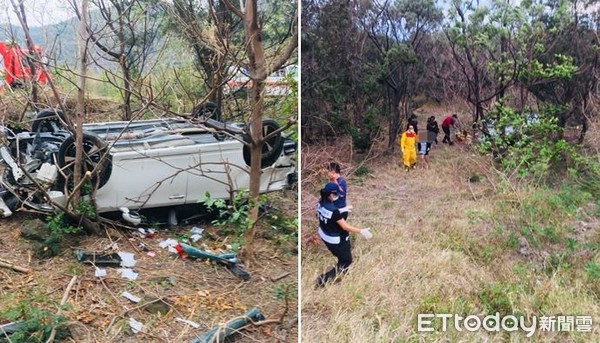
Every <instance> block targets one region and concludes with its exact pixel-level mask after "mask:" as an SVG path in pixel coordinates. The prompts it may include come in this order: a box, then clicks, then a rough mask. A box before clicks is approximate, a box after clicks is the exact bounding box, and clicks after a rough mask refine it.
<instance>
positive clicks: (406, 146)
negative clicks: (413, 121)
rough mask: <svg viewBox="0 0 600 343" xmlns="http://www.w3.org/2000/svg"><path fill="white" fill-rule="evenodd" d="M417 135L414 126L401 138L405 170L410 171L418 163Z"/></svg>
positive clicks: (410, 126) (409, 126) (409, 127)
mask: <svg viewBox="0 0 600 343" xmlns="http://www.w3.org/2000/svg"><path fill="white" fill-rule="evenodd" d="M416 146H417V133H416V132H415V129H414V127H413V126H412V125H410V124H409V125H408V129H407V130H406V131H404V133H403V134H402V136H401V137H400V150H401V151H402V162H403V163H404V168H405V169H406V171H409V170H410V169H411V168H414V167H415V164H416V163H417V148H416Z"/></svg>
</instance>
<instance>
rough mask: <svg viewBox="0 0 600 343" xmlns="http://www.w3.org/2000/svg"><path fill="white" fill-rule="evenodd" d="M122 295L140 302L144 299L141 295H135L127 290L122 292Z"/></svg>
mask: <svg viewBox="0 0 600 343" xmlns="http://www.w3.org/2000/svg"><path fill="white" fill-rule="evenodd" d="M121 296H122V297H124V298H127V299H129V300H131V301H133V302H134V303H139V302H140V300H142V299H141V298H140V297H137V296H135V295H133V294H131V293H129V292H127V291H125V292H123V293H121Z"/></svg>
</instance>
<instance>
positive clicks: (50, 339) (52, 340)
mask: <svg viewBox="0 0 600 343" xmlns="http://www.w3.org/2000/svg"><path fill="white" fill-rule="evenodd" d="M75 281H77V276H76V275H73V277H72V278H71V281H70V282H69V284H68V285H67V288H66V289H65V292H64V293H63V297H62V299H61V301H60V305H59V306H58V311H56V315H57V316H60V315H61V313H62V309H63V305H64V304H65V303H66V302H67V300H68V299H69V293H71V289H72V288H73V286H74V285H75ZM54 336H56V327H54V328H52V331H51V332H50V337H48V340H47V341H46V343H52V342H54Z"/></svg>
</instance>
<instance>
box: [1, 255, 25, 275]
mask: <svg viewBox="0 0 600 343" xmlns="http://www.w3.org/2000/svg"><path fill="white" fill-rule="evenodd" d="M0 267H3V268H9V269H12V270H16V271H18V272H21V273H26V274H29V273H31V269H29V268H25V267H19V266H17V265H15V264H14V263H12V262H10V261H7V260H2V259H0Z"/></svg>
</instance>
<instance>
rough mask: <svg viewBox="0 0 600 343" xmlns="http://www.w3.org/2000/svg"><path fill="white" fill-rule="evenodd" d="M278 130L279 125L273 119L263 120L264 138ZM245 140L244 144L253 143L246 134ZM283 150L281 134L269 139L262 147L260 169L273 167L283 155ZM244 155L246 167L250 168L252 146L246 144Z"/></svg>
mask: <svg viewBox="0 0 600 343" xmlns="http://www.w3.org/2000/svg"><path fill="white" fill-rule="evenodd" d="M277 129H279V124H278V123H277V122H276V121H275V120H272V119H265V120H263V122H262V130H263V137H264V136H267V135H268V134H270V133H271V132H273V131H275V130H277ZM249 131H250V130H249V129H247V132H249ZM243 139H244V142H246V143H250V142H251V139H250V136H249V135H248V134H244V135H243ZM282 150H283V137H282V136H281V134H279V135H277V136H274V137H271V138H269V139H267V140H266V141H265V142H264V144H263V146H262V154H261V158H260V167H261V168H266V167H270V166H272V165H273V164H274V163H275V162H276V161H277V159H278V158H279V156H280V155H281V151H282ZM243 154H244V162H246V165H248V166H250V165H251V158H250V154H251V153H250V146H248V145H246V144H244V149H243Z"/></svg>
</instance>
